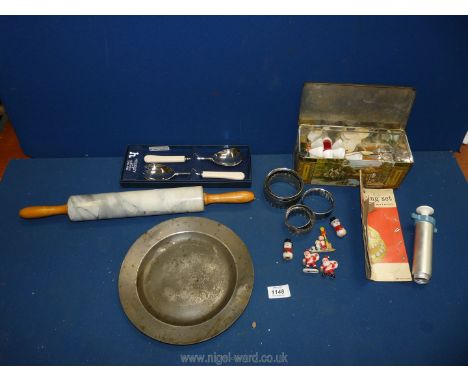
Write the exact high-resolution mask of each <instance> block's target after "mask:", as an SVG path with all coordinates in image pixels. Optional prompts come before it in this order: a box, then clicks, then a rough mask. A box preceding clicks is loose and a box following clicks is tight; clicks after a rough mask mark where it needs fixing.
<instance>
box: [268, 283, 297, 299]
mask: <svg viewBox="0 0 468 382" xmlns="http://www.w3.org/2000/svg"><path fill="white" fill-rule="evenodd" d="M267 289H268V298H287V297H291V291H290V290H289V285H288V284H286V285H277V286H269V287H267Z"/></svg>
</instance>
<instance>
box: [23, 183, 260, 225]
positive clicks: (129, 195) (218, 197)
mask: <svg viewBox="0 0 468 382" xmlns="http://www.w3.org/2000/svg"><path fill="white" fill-rule="evenodd" d="M254 199H255V195H254V194H253V192H250V191H236V192H226V193H224V194H206V193H204V192H203V188H202V187H201V186H196V187H179V188H165V189H157V190H145V191H126V192H110V193H106V194H92V195H73V196H70V198H69V199H68V202H67V204H64V205H61V206H35V207H26V208H23V209H22V210H21V211H20V212H19V215H20V216H21V217H22V218H25V219H34V218H42V217H46V216H52V215H62V214H64V215H66V214H68V217H69V218H70V220H72V221H81V220H97V219H111V218H125V217H132V216H146V215H164V214H175V213H184V212H199V211H203V210H204V209H205V205H208V204H212V203H248V202H251V201H252V200H254Z"/></svg>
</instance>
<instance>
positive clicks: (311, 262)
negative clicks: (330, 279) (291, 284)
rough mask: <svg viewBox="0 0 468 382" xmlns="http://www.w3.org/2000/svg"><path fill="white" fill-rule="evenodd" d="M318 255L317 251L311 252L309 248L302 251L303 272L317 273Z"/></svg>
mask: <svg viewBox="0 0 468 382" xmlns="http://www.w3.org/2000/svg"><path fill="white" fill-rule="evenodd" d="M319 259H320V255H319V254H318V253H317V252H311V251H310V250H308V249H307V250H305V251H304V258H303V259H302V264H304V269H303V270H302V271H303V272H304V273H318V272H319V271H318V269H317V261H319Z"/></svg>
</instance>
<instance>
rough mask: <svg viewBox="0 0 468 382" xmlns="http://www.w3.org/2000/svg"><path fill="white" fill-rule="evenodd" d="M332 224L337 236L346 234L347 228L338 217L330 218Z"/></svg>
mask: <svg viewBox="0 0 468 382" xmlns="http://www.w3.org/2000/svg"><path fill="white" fill-rule="evenodd" d="M330 225H331V226H332V227H333V229H334V230H335V232H336V236H338V237H343V236H345V235H346V229H345V228H344V227H343V226H342V225H341V223H340V221H339V220H338V219H337V218H335V217H332V218H330Z"/></svg>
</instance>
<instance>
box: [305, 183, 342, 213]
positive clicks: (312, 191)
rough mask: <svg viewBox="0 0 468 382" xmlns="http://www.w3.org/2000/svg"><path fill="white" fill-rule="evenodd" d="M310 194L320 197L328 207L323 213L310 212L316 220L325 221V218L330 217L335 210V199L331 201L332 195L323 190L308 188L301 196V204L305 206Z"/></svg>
mask: <svg viewBox="0 0 468 382" xmlns="http://www.w3.org/2000/svg"><path fill="white" fill-rule="evenodd" d="M311 194H314V195H318V196H321V197H322V198H325V199H326V200H327V201H328V203H329V205H330V206H329V209H328V210H326V211H324V212H317V211H314V210H312V211H313V212H314V214H315V217H316V218H317V219H325V218H326V217H328V216H330V215H331V213H332V212H333V209H334V208H335V199H333V195H332V193H331V192H330V191H327V190H325V189H323V188H310V189H308V190H307V191H306V192H304V194H303V195H302V198H301V204H304V205H305V199H306V198H307V197H308V196H309V195H311Z"/></svg>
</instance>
